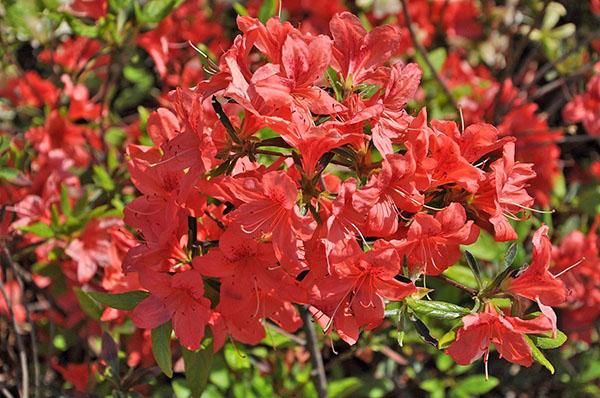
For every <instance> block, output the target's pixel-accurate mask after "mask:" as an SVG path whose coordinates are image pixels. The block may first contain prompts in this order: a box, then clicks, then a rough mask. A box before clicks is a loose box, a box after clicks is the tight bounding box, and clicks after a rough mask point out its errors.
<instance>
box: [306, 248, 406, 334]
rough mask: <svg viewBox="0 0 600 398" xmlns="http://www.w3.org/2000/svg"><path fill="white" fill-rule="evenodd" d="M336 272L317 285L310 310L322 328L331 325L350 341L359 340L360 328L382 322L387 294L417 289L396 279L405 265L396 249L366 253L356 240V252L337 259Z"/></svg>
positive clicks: (390, 296) (398, 294)
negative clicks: (343, 259)
mask: <svg viewBox="0 0 600 398" xmlns="http://www.w3.org/2000/svg"><path fill="white" fill-rule="evenodd" d="M332 268H333V272H334V275H332V276H330V277H327V278H324V279H323V280H321V281H320V282H318V283H317V285H316V290H315V291H314V293H313V294H315V304H314V308H312V309H311V312H312V313H313V314H314V315H315V316H316V317H317V320H318V322H319V324H320V325H321V326H322V327H323V330H325V331H326V332H330V331H331V328H332V326H333V327H334V328H335V330H336V331H337V333H338V335H339V336H340V337H341V338H342V339H343V340H344V341H346V342H347V343H348V344H354V343H356V341H357V340H358V335H359V330H360V328H365V329H366V330H371V329H374V328H375V327H377V326H379V325H380V324H381V322H382V321H383V317H384V301H383V300H384V298H387V299H390V300H402V299H403V298H405V297H406V296H408V295H410V294H412V293H414V292H415V291H416V288H415V286H414V285H413V284H412V283H404V282H400V281H398V280H396V279H395V276H396V275H398V274H399V273H400V271H401V269H402V263H401V260H400V257H399V256H398V254H396V252H395V251H394V249H392V248H389V247H388V248H386V247H376V248H374V249H373V250H370V251H369V252H367V253H363V252H362V250H361V249H360V248H358V247H357V245H356V243H354V253H353V255H352V256H349V257H348V259H347V260H346V261H343V262H340V263H336V264H335V265H334V266H333V267H332Z"/></svg>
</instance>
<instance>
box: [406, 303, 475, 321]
mask: <svg viewBox="0 0 600 398" xmlns="http://www.w3.org/2000/svg"><path fill="white" fill-rule="evenodd" d="M406 304H408V306H409V307H410V309H411V310H412V311H413V312H414V313H415V314H417V316H429V317H432V318H438V319H457V318H462V317H463V316H465V315H467V314H469V313H470V312H471V311H470V310H469V309H468V308H465V307H461V306H460V305H456V304H451V303H446V302H445V301H434V300H415V299H413V298H407V299H406Z"/></svg>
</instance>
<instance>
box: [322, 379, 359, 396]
mask: <svg viewBox="0 0 600 398" xmlns="http://www.w3.org/2000/svg"><path fill="white" fill-rule="evenodd" d="M361 385H362V381H361V380H360V379H359V378H358V377H348V378H345V379H341V380H332V381H331V382H330V383H329V385H328V386H327V392H328V393H329V398H345V397H351V396H352V394H353V393H354V392H355V391H356V390H358V389H359V388H360V387H361Z"/></svg>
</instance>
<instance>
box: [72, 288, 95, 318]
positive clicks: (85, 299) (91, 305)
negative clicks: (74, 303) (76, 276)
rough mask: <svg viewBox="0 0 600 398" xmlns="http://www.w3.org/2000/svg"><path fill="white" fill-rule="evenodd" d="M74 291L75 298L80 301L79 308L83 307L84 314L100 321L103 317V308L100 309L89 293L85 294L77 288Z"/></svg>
mask: <svg viewBox="0 0 600 398" xmlns="http://www.w3.org/2000/svg"><path fill="white" fill-rule="evenodd" d="M73 291H74V292H75V296H76V297H77V300H78V301H79V306H80V307H81V309H82V310H83V312H85V313H86V314H87V315H89V316H90V317H92V318H93V319H96V320H98V319H100V317H101V316H102V308H101V307H100V305H99V304H98V303H97V302H96V301H95V300H93V299H92V298H91V297H90V296H89V295H88V293H87V292H84V291H83V290H81V289H79V288H75V289H73Z"/></svg>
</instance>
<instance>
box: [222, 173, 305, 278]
mask: <svg viewBox="0 0 600 398" xmlns="http://www.w3.org/2000/svg"><path fill="white" fill-rule="evenodd" d="M230 188H231V189H232V191H233V192H234V194H235V195H236V196H237V197H238V198H239V199H241V200H242V201H243V202H245V203H244V204H243V205H241V206H240V207H239V208H238V209H237V210H236V222H237V223H239V224H240V225H241V227H242V231H244V232H246V233H250V234H252V233H255V232H257V231H258V232H262V233H264V234H271V236H272V241H273V249H274V250H275V256H276V257H277V259H278V260H279V261H280V262H281V264H282V265H283V266H284V267H286V268H287V269H289V270H291V271H292V270H297V269H298V268H299V267H300V268H301V264H300V260H301V259H302V255H301V250H300V249H299V247H298V238H300V237H302V238H305V239H308V238H310V236H311V235H312V231H313V230H314V221H312V220H311V219H310V218H308V217H303V216H301V215H300V214H299V209H298V207H297V205H296V200H297V196H298V189H297V188H296V184H295V183H294V181H293V180H292V179H291V178H290V177H288V176H287V174H285V173H284V172H279V171H272V172H269V173H267V174H265V175H264V176H263V177H262V179H261V180H260V181H258V180H257V179H254V178H244V179H241V181H236V180H235V179H234V180H233V182H232V184H231V186H230Z"/></svg>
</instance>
